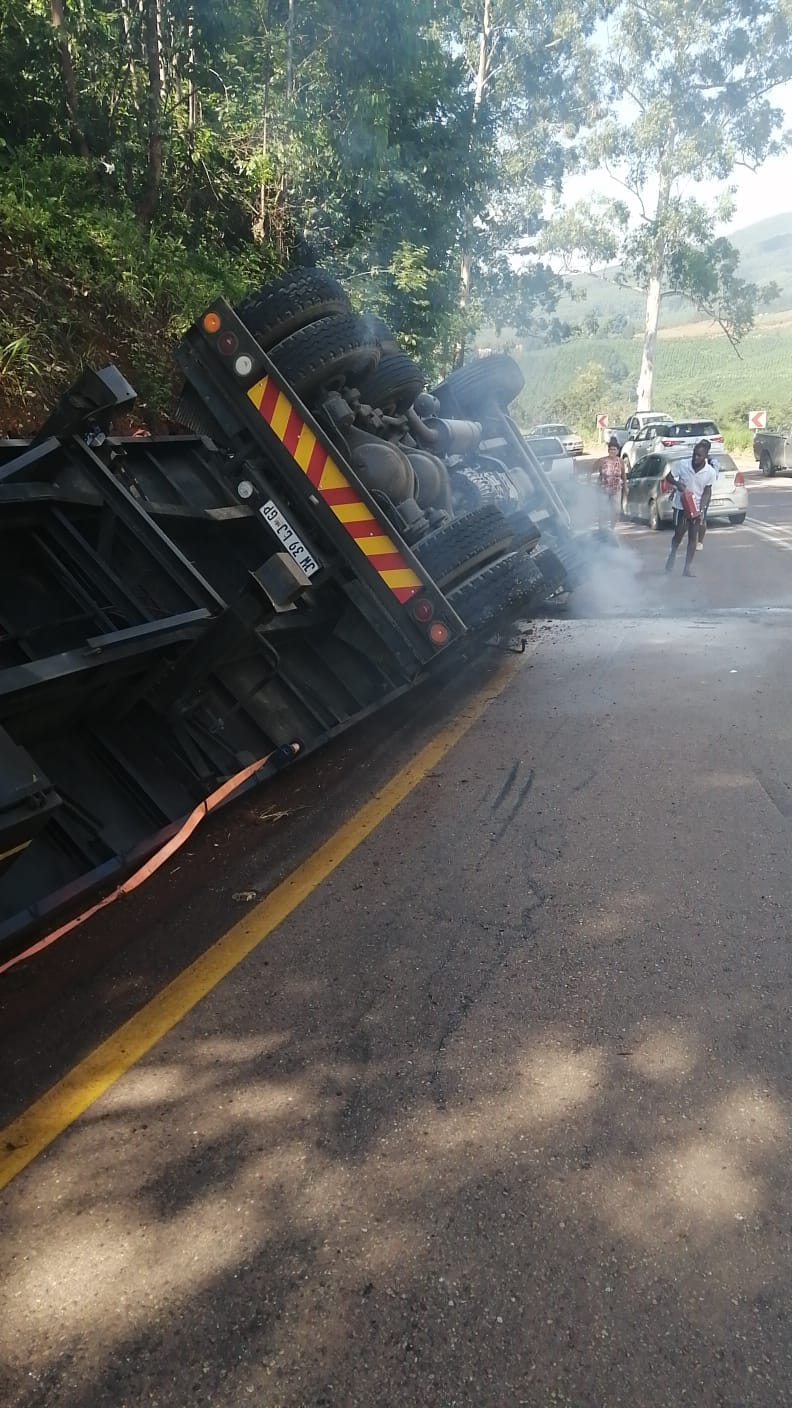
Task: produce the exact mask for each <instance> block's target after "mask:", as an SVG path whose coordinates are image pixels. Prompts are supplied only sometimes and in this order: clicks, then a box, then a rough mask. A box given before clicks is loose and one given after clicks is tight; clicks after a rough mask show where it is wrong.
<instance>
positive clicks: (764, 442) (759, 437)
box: [753, 428, 792, 479]
mask: <svg viewBox="0 0 792 1408" xmlns="http://www.w3.org/2000/svg"><path fill="white" fill-rule="evenodd" d="M753 453H754V459H755V460H756V462H757V464H758V465H759V468H760V470H761V471H762V474H763V475H764V477H765V479H772V477H773V475H774V474H777V473H778V471H779V469H786V470H790V469H792V430H790V429H788V428H787V429H786V430H760V431H758V432H757V434H756V435H754V439H753Z"/></svg>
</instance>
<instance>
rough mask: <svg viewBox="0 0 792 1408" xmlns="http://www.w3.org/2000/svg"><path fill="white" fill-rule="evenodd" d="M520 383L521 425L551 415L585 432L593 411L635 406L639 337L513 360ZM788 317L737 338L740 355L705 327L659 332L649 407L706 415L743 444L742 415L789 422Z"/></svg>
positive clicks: (791, 321)
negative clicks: (759, 411) (759, 410)
mask: <svg viewBox="0 0 792 1408" xmlns="http://www.w3.org/2000/svg"><path fill="white" fill-rule="evenodd" d="M517 356H518V360H519V361H520V363H521V366H522V369H523V372H524V374H525V379H526V387H525V390H524V391H523V393H522V395H521V397H520V402H519V413H520V416H521V418H522V419H523V421H524V422H526V423H527V422H528V421H535V420H542V419H544V418H545V417H550V416H551V415H554V414H560V415H563V416H565V417H567V418H569V419H571V420H573V421H574V422H575V423H576V424H577V425H578V426H579V427H580V429H581V430H582V431H583V432H584V433H587V434H589V435H590V434H591V431H592V429H593V426H594V418H595V416H596V414H597V413H598V412H607V413H608V414H609V415H610V416H611V418H614V419H615V418H619V419H620V418H621V417H622V415H624V414H626V413H627V412H628V411H629V410H630V409H633V408H634V406H635V384H636V380H637V376H638V370H639V366H640V360H641V341H640V338H637V337H633V338H621V337H608V338H577V339H575V340H574V341H572V342H567V343H564V344H562V345H561V346H559V347H545V348H539V349H537V350H536V351H532V352H524V353H522V354H517ZM790 365H792V318H791V317H789V316H786V317H785V316H784V315H777V316H776V318H775V319H774V318H773V316H772V315H768V316H767V318H766V319H764V320H762V321H760V323H759V325H758V326H757V328H756V330H755V331H754V332H752V333H751V334H750V335H749V336H748V337H746V338H745V340H744V342H743V343H742V345H741V348H740V356H739V357H738V356H737V354H736V353H735V352H734V351H732V349H731V348H730V346H729V344H728V343H727V341H726V339H725V338H724V337H722V336H713V335H712V330H711V329H706V328H702V326H701V325H698V326H697V327H696V328H695V329H694V328H684V329H683V328H677V329H671V328H669V329H666V332H665V333H664V335H663V338H662V341H661V345H660V348H659V351H658V358H657V376H656V383H655V385H656V392H655V398H654V399H655V405H657V406H660V407H661V408H662V409H663V410H667V411H669V413H670V414H674V415H679V416H685V415H695V414H701V415H711V416H714V417H715V419H716V420H718V421H719V422H720V423H721V424H722V428H728V429H729V430H730V439H731V441H732V443H733V444H735V445H739V444H740V443H748V439H749V437H748V434H747V413H748V411H749V409H752V408H755V407H765V408H766V409H767V411H768V414H769V418H770V422H771V423H776V424H780V423H782V422H788V421H790V420H791V419H792V376H791V375H790Z"/></svg>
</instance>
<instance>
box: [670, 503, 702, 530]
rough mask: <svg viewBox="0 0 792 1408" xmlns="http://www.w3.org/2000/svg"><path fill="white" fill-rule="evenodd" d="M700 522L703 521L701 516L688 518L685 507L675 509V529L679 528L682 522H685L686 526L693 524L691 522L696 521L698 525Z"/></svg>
mask: <svg viewBox="0 0 792 1408" xmlns="http://www.w3.org/2000/svg"><path fill="white" fill-rule="evenodd" d="M700 522H701V518H688V516H687V514H686V513H685V510H684V509H683V508H675V509H674V528H675V529H677V528H678V527H679V526H680V524H682V523H684V525H685V527H686V528H689V527H690V525H691V523H695V524H696V525H698V524H699V523H700Z"/></svg>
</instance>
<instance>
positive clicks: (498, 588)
mask: <svg viewBox="0 0 792 1408" xmlns="http://www.w3.org/2000/svg"><path fill="white" fill-rule="evenodd" d="M548 594H549V593H548V590H547V584H546V582H545V579H544V577H543V576H542V573H541V571H540V569H539V568H538V567H537V565H536V563H535V562H534V561H533V560H532V558H530V557H529V556H528V555H527V553H522V552H513V553H511V554H510V555H509V556H508V557H502V558H501V559H500V560H499V561H498V562H492V563H490V565H489V567H484V568H482V570H481V571H480V572H477V573H476V575H475V577H471V578H470V580H469V581H467V582H463V583H462V585H461V586H459V587H454V589H453V591H450V592H449V593H448V600H449V601H450V602H451V605H452V606H453V608H454V610H455V611H456V612H457V613H458V615H459V616H461V617H462V620H463V621H464V623H465V625H466V626H467V627H468V629H469V630H471V631H480V630H483V629H484V628H485V627H486V628H488V629H491V628H493V627H494V625H495V623H496V622H497V621H499V620H500V619H501V618H503V617H505V616H515V615H516V614H518V612H520V611H525V610H526V609H529V608H530V607H533V606H537V605H539V604H540V603H541V602H543V601H544V600H545V598H546V597H547V596H548Z"/></svg>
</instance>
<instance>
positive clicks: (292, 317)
mask: <svg viewBox="0 0 792 1408" xmlns="http://www.w3.org/2000/svg"><path fill="white" fill-rule="evenodd" d="M350 310H351V304H350V302H349V298H348V297H347V294H346V293H345V291H344V289H343V288H342V287H341V285H340V284H339V283H337V282H336V280H335V279H334V278H331V276H330V274H326V273H325V272H324V270H323V269H294V270H292V271H291V272H290V273H288V274H282V275H281V277H280V278H279V279H273V280H272V282H271V283H269V284H265V285H264V287H263V288H260V289H258V290H257V291H256V292H255V293H251V294H249V295H248V297H247V298H246V299H245V301H244V303H240V305H239V307H238V308H237V310H236V312H237V316H238V317H239V318H241V319H242V322H243V323H244V324H245V327H246V328H249V330H250V331H251V332H252V334H253V336H254V337H255V339H256V341H257V342H258V344H259V347H262V348H263V349H264V351H265V352H267V351H269V349H270V347H274V346H275V343H276V342H282V341H283V339H284V338H285V337H290V336H291V334H292V333H293V332H297V331H298V330H299V329H300V328H304V327H307V326H308V324H309V323H315V322H317V321H318V320H319V319H320V318H329V317H332V316H333V314H338V313H349V312H350Z"/></svg>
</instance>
